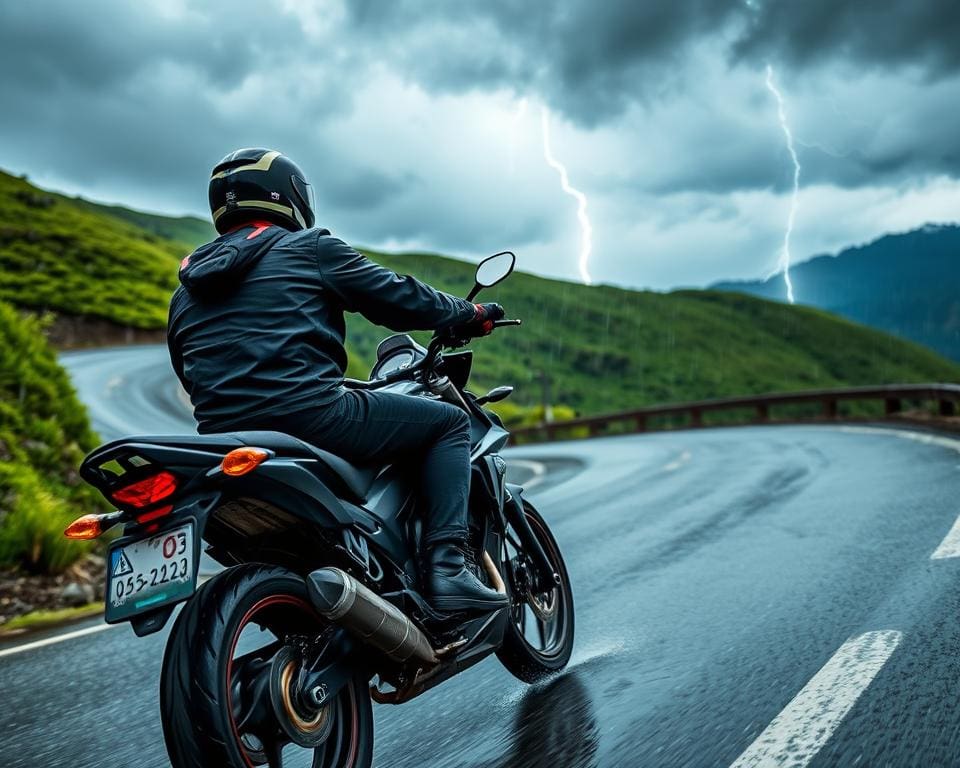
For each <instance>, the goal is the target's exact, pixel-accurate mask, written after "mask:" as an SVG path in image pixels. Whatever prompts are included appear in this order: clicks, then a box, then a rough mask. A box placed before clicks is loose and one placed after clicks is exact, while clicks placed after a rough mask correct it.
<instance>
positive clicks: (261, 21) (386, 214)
mask: <svg viewBox="0 0 960 768" xmlns="http://www.w3.org/2000/svg"><path fill="white" fill-rule="evenodd" d="M958 32H960V6H958V5H957V4H955V3H952V2H946V1H945V0H930V2H924V3H916V2H907V1H906V0H902V1H901V0H897V1H894V0H880V1H878V2H869V1H868V0H859V1H855V0H835V1H833V2H827V0H812V1H811V2H802V3H801V2H789V1H788V0H769V1H768V2H763V1H762V0H748V1H747V2H728V1H726V0H724V1H721V0H672V1H669V2H668V1H666V0H661V1H658V2H632V1H628V0H604V1H603V2H597V0H564V1H563V2H557V3H529V2H521V1H520V0H487V1H486V2H449V1H448V0H393V1H392V2H380V1H379V0H323V1H322V2H321V1H318V2H313V3H311V2H305V1H302V0H274V1H273V2H257V3H252V2H248V3H244V2H239V3H238V2H226V0H205V1H203V2H201V0H167V1H166V2H160V1H159V0H157V2H141V3H129V2H123V0H89V1H88V2H84V3H75V2H69V0H59V1H54V0H36V1H35V2H31V3H6V4H4V5H3V7H2V9H0V72H2V74H0V103H2V104H3V107H2V112H0V167H4V168H7V169H9V170H11V171H14V172H17V173H28V174H29V175H30V176H31V177H32V178H34V179H35V180H37V181H39V182H41V183H46V184H49V185H50V186H54V187H58V188H62V189H65V190H67V191H71V192H77V193H82V194H85V195H87V196H91V197H94V198H99V199H106V200H110V201H117V202H123V203H126V204H130V205H135V206H139V207H142V208H148V209H157V210H161V211H168V212H176V213H181V212H193V213H198V214H201V215H202V214H204V212H205V182H206V176H207V173H208V169H209V168H210V167H211V166H212V165H213V164H214V163H215V162H216V161H217V160H218V159H219V158H220V157H221V156H222V155H224V154H225V153H226V152H228V151H230V150H232V149H234V148H236V147H240V146H273V147H277V148H280V149H282V150H283V151H285V152H287V153H288V154H290V155H292V156H293V157H294V158H295V159H296V160H297V162H298V163H299V164H300V165H301V166H303V167H304V168H305V169H306V170H307V171H308V173H309V175H310V176H311V177H312V180H313V181H314V185H315V187H316V188H317V191H318V200H319V203H320V207H321V210H320V212H319V220H320V221H321V222H322V223H323V224H324V225H325V226H330V227H331V228H332V229H334V230H335V231H336V232H338V233H339V234H341V235H343V236H344V237H347V238H349V239H352V240H354V241H357V242H359V243H362V244H366V245H371V246H380V247H391V248H423V249H429V250H436V251H445V252H450V253H454V254H457V255H461V256H464V257H467V258H475V257H477V256H480V255H482V254H483V253H484V252H485V251H490V250H496V249H500V248H503V247H513V248H515V249H517V250H518V251H519V252H520V253H521V259H522V263H523V264H524V266H525V267H526V268H527V269H531V270H533V271H540V272H543V273H547V274H552V275H556V276H560V277H568V278H573V277H575V275H576V267H575V264H576V253H575V251H576V248H577V243H578V241H579V230H578V228H577V222H576V219H575V216H574V207H573V203H572V201H571V199H570V198H569V197H568V196H566V195H564V194H563V193H562V192H561V191H560V190H559V188H558V181H557V177H556V174H555V172H554V171H553V170H552V169H551V168H549V167H548V166H547V165H546V163H545V162H544V159H543V148H542V143H541V137H540V134H539V111H540V110H541V109H547V110H549V113H550V115H551V123H552V133H553V136H554V145H555V146H554V149H555V153H556V154H558V156H559V157H561V159H562V160H563V161H564V162H565V163H566V164H567V166H568V168H569V171H570V174H571V179H572V180H573V182H574V183H575V185H576V186H577V187H578V188H580V189H582V190H583V191H584V192H585V193H586V194H587V196H588V199H589V212H590V214H591V218H592V221H593V224H594V232H595V237H596V242H595V256H594V259H595V270H594V271H595V274H596V276H597V277H599V278H600V279H601V280H604V281H608V282H618V283H622V284H628V285H650V286H655V287H660V288H663V287H669V286H672V285H679V284H706V283H709V282H711V281H713V280H715V279H721V278H730V277H741V276H753V275H757V274H762V273H764V272H765V271H767V270H768V269H769V268H770V266H771V265H772V264H774V263H775V262H776V251H777V248H778V245H779V241H780V239H781V237H782V225H783V219H784V216H785V211H786V208H785V205H786V200H785V192H786V191H787V190H788V188H789V185H790V182H791V175H790V174H791V166H790V164H789V159H788V157H787V156H786V153H785V148H784V145H783V135H782V133H781V132H780V129H779V125H778V123H777V118H776V111H775V104H774V102H773V101H772V99H771V97H770V94H769V92H767V91H766V89H765V87H764V83H763V73H764V69H765V67H766V65H767V64H770V65H772V66H773V67H774V70H775V73H776V78H777V82H778V84H779V86H780V87H781V89H782V90H783V91H784V93H785V95H786V98H787V109H788V115H789V118H790V120H791V124H792V126H793V128H794V133H795V136H796V138H797V142H798V150H799V154H800V159H801V162H802V164H803V174H802V184H803V187H804V191H803V194H802V206H801V211H800V216H799V218H798V222H797V232H796V238H797V239H796V248H797V251H798V252H799V253H802V254H808V255H809V254H812V253H815V252H820V251H823V250H833V249H836V248H839V247H842V246H844V245H847V244H848V243H851V242H858V241H861V240H864V239H867V238H869V237H872V236H875V235H878V234H881V233H882V232H884V231H886V230H888V229H890V228H893V227H909V226H914V225H920V224H922V223H924V222H925V220H926V219H928V218H930V219H936V218H937V217H940V219H941V220H942V218H944V217H946V218H952V219H955V218H957V216H956V213H955V212H954V213H951V212H952V211H953V210H954V208H953V206H954V205H955V203H956V201H957V199H958V195H957V194H956V189H957V179H958V177H960V152H958V149H957V141H956V138H955V137H956V136H957V135H958V134H960V111H958V110H955V109H953V108H952V105H954V104H956V103H958V100H960V48H958V47H957V46H956V45H955V42H954V41H955V40H956V39H957V35H958ZM522 101H525V102H526V103H529V107H530V108H529V110H528V111H527V112H526V113H523V112H521V111H520V110H519V104H520V103H521V102H522ZM825 201H829V206H827V207H825ZM815 212H816V213H817V214H818V215H819V214H821V213H824V212H826V213H831V212H832V218H831V219H830V220H829V221H828V220H826V219H825V218H823V217H819V218H818V217H817V216H815V215H814V213H815ZM835 219H839V221H838V220H835Z"/></svg>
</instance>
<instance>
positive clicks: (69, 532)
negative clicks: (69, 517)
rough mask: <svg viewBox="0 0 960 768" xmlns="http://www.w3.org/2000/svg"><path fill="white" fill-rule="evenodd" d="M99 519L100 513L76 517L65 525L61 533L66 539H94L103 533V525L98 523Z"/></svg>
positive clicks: (100, 517)
mask: <svg viewBox="0 0 960 768" xmlns="http://www.w3.org/2000/svg"><path fill="white" fill-rule="evenodd" d="M101 519H102V516H101V515H84V516H83V517H78V518H77V519H76V520H74V521H73V522H72V523H70V525H68V526H67V527H66V530H64V532H63V535H64V536H66V537H67V538H68V539H95V538H97V537H98V536H99V535H100V534H101V533H103V526H102V525H101V524H100V521H101Z"/></svg>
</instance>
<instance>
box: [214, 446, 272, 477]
mask: <svg viewBox="0 0 960 768" xmlns="http://www.w3.org/2000/svg"><path fill="white" fill-rule="evenodd" d="M269 458H270V454H269V453H267V452H266V451H265V450H263V448H247V447H244V448H236V449H235V450H232V451H230V453H228V454H227V455H226V456H224V457H223V462H222V463H221V464H220V469H222V470H223V474H225V475H230V476H231V477H239V476H240V475H245V474H247V472H252V471H253V470H255V469H256V468H257V467H259V466H260V465H261V464H262V463H263V462H265V461H266V460H267V459H269Z"/></svg>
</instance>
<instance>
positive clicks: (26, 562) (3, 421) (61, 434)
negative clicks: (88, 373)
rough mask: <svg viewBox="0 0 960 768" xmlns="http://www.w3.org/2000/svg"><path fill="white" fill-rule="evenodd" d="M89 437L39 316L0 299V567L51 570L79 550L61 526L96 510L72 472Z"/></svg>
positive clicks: (93, 497)
mask: <svg viewBox="0 0 960 768" xmlns="http://www.w3.org/2000/svg"><path fill="white" fill-rule="evenodd" d="M94 443H95V436H94V435H93V433H92V432H91V431H90V427H89V424H88V421H87V414H86V412H85V410H84V408H83V406H82V405H81V404H80V402H79V401H78V400H77V397H76V394H75V393H74V391H73V388H72V386H71V385H70V380H69V379H68V378H67V374H66V372H65V371H64V370H63V368H61V367H60V366H59V365H58V364H57V359H56V354H55V352H54V351H53V349H51V347H50V346H49V345H48V344H47V342H46V339H45V338H44V336H43V333H42V328H41V324H40V321H38V320H37V319H36V318H32V317H26V318H24V317H21V316H19V314H18V313H17V311H16V310H15V309H13V308H12V307H10V306H8V305H6V304H3V303H0V566H4V567H8V566H20V567H22V568H24V569H26V570H28V571H37V572H45V573H55V572H57V571H60V570H63V569H64V568H66V567H67V566H68V565H70V564H71V563H73V562H74V561H75V560H76V559H78V558H79V557H80V556H81V555H83V554H84V553H85V551H86V548H85V547H84V546H83V545H80V544H78V543H76V542H70V541H68V540H67V539H65V538H64V537H63V529H64V528H65V527H66V526H67V524H68V523H69V522H70V521H71V520H72V519H73V518H75V517H77V516H79V515H81V514H85V513H88V512H93V511H100V510H101V505H102V502H101V501H100V497H99V494H98V493H97V492H96V491H94V490H93V489H92V488H90V487H89V486H87V485H85V484H84V483H83V482H82V481H81V480H80V478H79V476H78V475H77V467H78V466H79V464H80V461H81V459H82V458H83V456H84V453H85V452H86V451H87V450H89V449H90V448H91V447H93V445H94Z"/></svg>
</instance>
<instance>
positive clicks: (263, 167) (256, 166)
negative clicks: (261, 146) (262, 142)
mask: <svg viewBox="0 0 960 768" xmlns="http://www.w3.org/2000/svg"><path fill="white" fill-rule="evenodd" d="M234 154H236V153H234ZM278 157H280V153H279V152H265V153H264V155H263V157H261V158H260V159H259V160H257V161H256V162H255V163H250V164H249V165H240V166H237V167H236V168H227V169H226V170H225V171H220V173H215V174H213V176H211V177H210V179H211V180H213V179H222V178H225V177H226V176H229V175H230V174H232V173H237V172H239V171H269V170H270V166H271V165H272V164H273V161H274V160H275V159H276V158H278Z"/></svg>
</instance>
